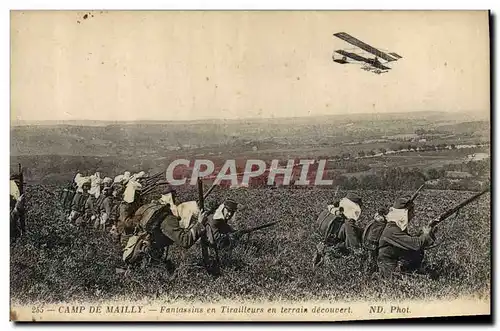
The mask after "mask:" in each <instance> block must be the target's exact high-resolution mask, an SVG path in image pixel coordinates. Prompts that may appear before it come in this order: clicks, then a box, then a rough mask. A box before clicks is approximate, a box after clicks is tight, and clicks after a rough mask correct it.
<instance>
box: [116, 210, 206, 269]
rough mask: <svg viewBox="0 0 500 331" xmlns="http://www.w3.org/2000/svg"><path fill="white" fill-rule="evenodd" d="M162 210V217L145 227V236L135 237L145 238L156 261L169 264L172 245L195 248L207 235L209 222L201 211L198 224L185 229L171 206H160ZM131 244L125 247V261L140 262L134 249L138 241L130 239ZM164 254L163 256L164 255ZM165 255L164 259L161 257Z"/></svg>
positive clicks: (159, 212)
mask: <svg viewBox="0 0 500 331" xmlns="http://www.w3.org/2000/svg"><path fill="white" fill-rule="evenodd" d="M153 204H157V205H158V206H161V207H160V208H161V210H158V214H157V215H160V217H158V216H156V217H155V218H156V219H153V220H151V222H150V223H149V225H146V226H144V227H145V229H144V230H145V233H147V235H145V234H139V235H137V236H135V237H137V238H143V240H144V241H147V242H148V244H147V247H148V249H149V253H150V256H151V257H152V258H153V259H154V260H157V261H158V260H160V259H163V260H165V261H166V262H167V263H170V261H169V260H168V249H169V247H170V246H172V245H178V246H180V247H182V248H185V249H188V248H190V247H191V246H193V245H194V244H195V243H196V242H197V241H198V239H200V238H201V237H202V236H203V235H204V234H205V233H206V229H205V224H206V222H207V217H206V213H203V212H201V211H200V213H199V214H198V219H197V222H195V223H194V224H192V225H191V226H190V227H189V228H184V227H182V226H181V225H180V223H179V221H180V218H179V217H177V216H175V215H174V214H173V213H172V210H171V208H170V205H169V204H166V205H165V204H159V203H155V202H153ZM130 239H132V240H129V243H130V242H131V244H129V243H128V244H127V246H126V247H125V252H124V260H125V262H127V263H131V264H132V263H135V262H136V261H138V256H140V253H141V252H140V251H137V250H135V249H134V248H133V245H134V246H136V245H137V241H136V239H134V238H133V237H132V238H130ZM162 253H163V254H162ZM161 255H163V256H162V257H160V256H161Z"/></svg>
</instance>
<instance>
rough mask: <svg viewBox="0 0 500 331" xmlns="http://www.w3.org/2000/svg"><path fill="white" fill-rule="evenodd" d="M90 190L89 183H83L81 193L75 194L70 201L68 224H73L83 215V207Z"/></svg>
mask: <svg viewBox="0 0 500 331" xmlns="http://www.w3.org/2000/svg"><path fill="white" fill-rule="evenodd" d="M89 188H90V183H88V184H87V183H85V184H83V185H82V191H81V192H76V193H75V195H74V197H73V200H72V201H71V213H70V215H69V220H70V222H75V221H76V220H77V219H78V218H79V217H80V216H83V215H84V214H85V205H86V202H87V199H88V198H89V196H90V194H89V193H88V189H89Z"/></svg>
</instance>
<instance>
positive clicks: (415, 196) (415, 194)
mask: <svg viewBox="0 0 500 331" xmlns="http://www.w3.org/2000/svg"><path fill="white" fill-rule="evenodd" d="M424 185H425V184H422V185H420V187H419V188H418V189H417V190H416V191H415V193H413V195H412V196H411V198H410V200H408V202H407V203H406V206H408V205H409V204H411V203H413V201H414V200H415V199H416V198H417V197H418V193H419V192H420V190H421V189H422V187H424Z"/></svg>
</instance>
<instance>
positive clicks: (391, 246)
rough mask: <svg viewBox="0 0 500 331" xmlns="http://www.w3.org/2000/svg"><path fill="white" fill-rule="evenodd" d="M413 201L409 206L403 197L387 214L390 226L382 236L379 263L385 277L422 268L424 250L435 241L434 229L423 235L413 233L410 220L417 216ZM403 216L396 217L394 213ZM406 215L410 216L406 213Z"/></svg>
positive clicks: (379, 246) (387, 226)
mask: <svg viewBox="0 0 500 331" xmlns="http://www.w3.org/2000/svg"><path fill="white" fill-rule="evenodd" d="M413 209H414V207H413V204H410V205H407V204H406V201H405V200H404V199H399V200H397V201H396V203H395V204H394V206H393V208H391V211H390V212H389V214H388V215H387V225H386V226H385V229H384V231H383V232H382V235H381V237H380V241H379V245H378V259H377V264H378V268H379V272H380V273H381V274H382V275H383V276H389V275H391V274H392V273H394V272H398V271H401V272H411V271H416V270H418V269H419V268H420V266H421V263H422V260H423V258H424V249H425V247H426V246H428V245H431V244H432V243H433V242H434V238H433V236H432V232H431V231H427V232H426V231H424V232H423V233H422V234H421V235H419V236H411V235H410V234H409V233H408V230H407V223H408V222H409V221H410V220H411V218H412V217H413ZM398 213H399V214H400V215H403V216H402V217H399V216H398V217H394V216H393V215H392V214H396V215H397V214H398ZM404 215H406V216H404Z"/></svg>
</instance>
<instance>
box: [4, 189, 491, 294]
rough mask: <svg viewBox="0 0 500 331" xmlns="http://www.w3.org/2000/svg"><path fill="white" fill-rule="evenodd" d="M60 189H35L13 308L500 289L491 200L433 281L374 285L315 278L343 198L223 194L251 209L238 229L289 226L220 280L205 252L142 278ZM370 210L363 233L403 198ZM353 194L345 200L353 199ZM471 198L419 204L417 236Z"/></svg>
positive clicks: (325, 274) (453, 237) (430, 265)
mask: <svg viewBox="0 0 500 331" xmlns="http://www.w3.org/2000/svg"><path fill="white" fill-rule="evenodd" d="M51 190H52V191H56V190H57V187H55V186H46V187H44V188H43V189H42V188H41V186H38V185H35V186H28V188H27V201H28V206H27V210H28V212H27V227H28V233H27V234H26V235H25V236H24V237H22V238H21V239H20V240H19V241H18V242H17V243H15V244H14V245H13V246H12V247H11V266H10V272H11V296H12V300H15V301H21V302H24V303H30V302H34V301H37V300H43V302H45V303H50V302H60V301H71V300H101V299H102V300H106V299H112V298H116V297H128V298H143V297H147V296H149V297H154V298H162V299H164V300H166V301H168V300H176V299H185V300H194V299H199V300H210V301H212V302H214V301H216V300H221V299H224V298H254V299H255V298H257V299H259V300H266V299H269V300H278V299H292V300H293V299H309V298H311V299H327V300H332V301H335V300H345V301H350V300H356V299H359V298H363V299H364V300H370V299H374V300H375V299H398V300H404V299H422V298H425V299H429V298H452V297H461V296H468V295H476V296H483V297H487V296H488V295H489V291H490V286H491V285H490V279H491V260H490V259H491V241H490V201H489V199H490V196H489V194H488V195H486V196H484V197H482V198H481V199H480V200H479V201H477V202H475V203H473V204H471V205H469V206H467V207H465V208H464V209H463V210H462V211H460V213H459V215H458V217H456V218H454V217H452V218H450V219H448V220H447V221H446V222H445V223H443V224H442V225H441V226H440V227H439V231H438V238H439V240H443V242H442V244H441V245H439V246H438V247H436V248H434V249H432V250H430V251H428V253H427V256H426V261H425V266H426V268H427V271H428V273H427V274H426V275H424V276H422V275H414V276H412V275H410V276H402V277H401V278H398V279H394V280H390V281H389V280H384V281H382V280H372V279H371V278H370V276H369V275H366V274H363V272H362V268H361V265H360V262H361V261H360V260H358V259H356V258H354V257H347V258H346V259H344V260H340V259H333V258H332V259H330V260H329V261H327V263H326V264H325V265H324V266H323V267H322V268H321V269H319V270H318V271H316V272H313V270H312V268H311V264H312V257H313V254H314V246H315V244H316V243H317V240H316V238H315V235H314V231H315V220H316V217H317V215H318V214H319V213H320V211H321V210H322V209H323V208H325V206H326V205H327V204H329V203H331V201H332V198H333V195H334V192H333V190H317V189H314V188H311V189H302V190H291V189H268V188H267V189H241V188H240V189H232V190H222V189H216V190H215V191H214V192H213V194H212V195H211V196H210V197H209V199H208V202H210V201H219V202H220V201H221V200H222V199H224V198H225V197H226V196H229V195H230V196H231V197H233V198H235V199H236V200H237V201H239V202H240V203H241V208H240V210H239V212H238V213H237V216H236V219H235V220H234V221H233V223H232V224H233V225H234V227H235V228H246V227H250V226H254V225H258V224H263V223H266V222H270V221H274V220H281V221H282V222H281V223H280V224H278V225H277V226H275V227H272V228H269V229H267V230H266V231H261V232H255V233H254V234H252V236H251V237H250V238H244V239H243V240H242V241H241V242H240V245H239V246H238V247H236V248H235V249H234V250H233V252H232V254H230V255H229V254H227V255H223V258H222V263H223V267H222V268H223V269H222V275H221V276H220V277H219V278H213V277H212V276H210V275H208V274H207V273H206V272H205V271H204V270H203V269H202V268H201V267H199V266H198V264H199V262H200V260H201V252H200V247H199V246H198V245H195V246H193V247H192V248H191V249H190V250H188V251H183V250H181V249H179V248H175V249H172V250H171V259H172V261H173V263H174V265H175V266H176V270H175V271H174V272H169V271H168V270H167V268H166V267H165V266H164V265H159V266H150V267H149V268H147V269H144V270H140V269H137V270H134V271H133V272H132V273H131V274H130V275H129V276H126V277H125V276H124V275H123V274H122V273H117V272H116V268H123V267H124V265H123V263H122V262H121V250H120V247H119V244H118V243H117V242H114V241H113V240H112V239H111V237H110V236H109V235H108V234H103V233H97V232H96V231H95V230H93V229H76V228H75V227H73V226H72V225H70V224H68V223H67V222H66V221H65V220H64V219H63V215H62V211H61V207H60V205H59V203H58V201H57V199H55V198H54V197H52V196H51V195H50V193H49V191H51ZM357 192H358V194H360V195H361V196H362V198H363V199H364V201H365V205H366V206H365V209H364V210H363V214H362V217H361V220H360V222H361V224H363V223H365V222H366V221H367V220H368V218H369V217H371V216H372V215H373V213H374V211H375V208H378V207H379V206H380V205H381V204H390V203H391V202H392V201H393V200H394V199H395V198H396V197H397V196H399V194H402V193H408V194H409V193H410V192H400V191H357ZM344 193H345V192H340V194H344ZM471 195H472V193H471V192H463V191H460V192H459V191H430V190H424V191H422V193H421V195H420V196H419V197H418V199H417V201H416V218H415V220H414V221H413V224H411V227H410V232H412V231H416V230H417V229H418V228H419V226H421V225H422V224H423V223H424V222H425V221H428V220H429V219H431V218H433V217H436V216H437V215H438V214H439V213H441V212H443V211H444V210H445V209H446V208H447V207H450V206H451V205H453V204H455V203H458V202H460V201H462V200H463V199H465V198H467V197H468V196H471ZM180 198H181V200H184V201H185V200H188V199H190V200H191V199H195V198H196V191H195V189H194V188H192V189H191V190H189V191H185V192H180Z"/></svg>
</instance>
